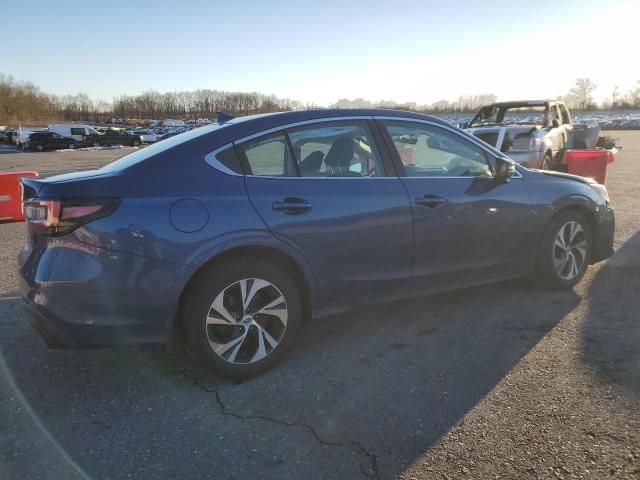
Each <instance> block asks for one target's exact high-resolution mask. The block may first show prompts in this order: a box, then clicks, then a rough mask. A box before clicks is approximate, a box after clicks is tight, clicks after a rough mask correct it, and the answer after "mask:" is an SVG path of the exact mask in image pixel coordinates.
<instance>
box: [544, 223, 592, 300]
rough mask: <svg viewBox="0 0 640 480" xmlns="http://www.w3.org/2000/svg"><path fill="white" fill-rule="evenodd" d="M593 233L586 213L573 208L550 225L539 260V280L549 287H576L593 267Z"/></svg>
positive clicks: (545, 233)
mask: <svg viewBox="0 0 640 480" xmlns="http://www.w3.org/2000/svg"><path fill="white" fill-rule="evenodd" d="M591 245H592V233H591V228H590V226H589V223H588V222H587V221H586V219H585V217H584V215H582V214H580V213H579V212H575V211H572V210H569V211H567V212H564V213H560V214H559V215H557V216H556V217H555V218H554V219H553V220H551V222H550V223H549V225H548V226H547V228H546V230H545V232H544V235H543V236H542V240H541V242H540V246H539V249H538V256H537V259H536V275H537V279H538V280H539V281H540V282H541V283H542V284H544V285H545V286H547V287H550V288H555V289H566V288H572V287H573V286H574V285H575V284H576V283H578V282H579V281H580V280H581V279H582V277H583V276H584V274H585V272H586V271H587V268H588V267H589V258H590V256H591Z"/></svg>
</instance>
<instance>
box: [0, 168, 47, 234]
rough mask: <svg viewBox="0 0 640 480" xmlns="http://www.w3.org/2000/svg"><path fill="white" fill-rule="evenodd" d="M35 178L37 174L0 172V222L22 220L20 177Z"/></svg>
mask: <svg viewBox="0 0 640 480" xmlns="http://www.w3.org/2000/svg"><path fill="white" fill-rule="evenodd" d="M37 176H38V172H24V171H23V172H0V222H21V221H23V220H24V216H23V215H22V185H20V177H37Z"/></svg>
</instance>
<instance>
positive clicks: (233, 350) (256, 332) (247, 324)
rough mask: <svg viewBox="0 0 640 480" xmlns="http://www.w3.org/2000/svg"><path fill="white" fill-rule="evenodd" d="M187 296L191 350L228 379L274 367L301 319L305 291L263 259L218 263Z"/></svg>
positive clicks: (187, 336) (186, 323)
mask: <svg viewBox="0 0 640 480" xmlns="http://www.w3.org/2000/svg"><path fill="white" fill-rule="evenodd" d="M186 300H187V301H186V309H185V312H184V314H183V318H182V325H183V331H184V334H185V339H186V344H187V349H188V351H189V353H190V354H191V356H192V357H193V358H194V359H195V360H196V361H197V362H198V363H200V364H202V365H203V366H205V367H207V368H210V369H212V370H214V371H216V372H217V373H219V374H221V375H223V376H226V377H232V378H248V377H252V376H255V375H258V374H260V373H262V372H265V371H266V370H268V369H270V368H272V367H273V366H274V365H275V364H276V363H277V362H278V361H280V360H281V359H282V357H283V356H284V354H285V353H286V351H287V350H288V349H289V347H290V346H291V343H292V342H293V339H294V337H295V335H296V333H297V331H298V328H299V326H300V323H301V315H302V307H301V300H300V294H299V291H298V289H297V288H296V286H295V284H294V282H293V281H292V279H291V278H290V276H289V275H288V274H287V272H286V271H285V270H283V269H281V268H279V267H277V266H275V265H272V264H270V263H266V262H262V261H260V260H258V259H243V260H236V261H229V262H224V263H222V264H220V265H214V266H213V267H211V268H209V269H207V270H206V271H205V272H203V273H202V274H201V275H199V276H198V278H197V279H196V281H195V284H194V285H193V286H192V287H191V288H190V291H189V292H188V294H187V299H186Z"/></svg>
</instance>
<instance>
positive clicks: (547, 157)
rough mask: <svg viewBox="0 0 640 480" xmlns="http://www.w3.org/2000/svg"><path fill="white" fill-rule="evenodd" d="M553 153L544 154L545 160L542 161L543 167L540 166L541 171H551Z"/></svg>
mask: <svg viewBox="0 0 640 480" xmlns="http://www.w3.org/2000/svg"><path fill="white" fill-rule="evenodd" d="M551 162H552V158H551V153H549V152H547V153H545V154H544V159H543V160H542V165H540V169H541V170H551Z"/></svg>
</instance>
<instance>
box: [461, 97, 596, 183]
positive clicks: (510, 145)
mask: <svg viewBox="0 0 640 480" xmlns="http://www.w3.org/2000/svg"><path fill="white" fill-rule="evenodd" d="M462 127H463V128H465V129H466V130H467V131H468V132H469V133H471V134H473V135H475V136H476V137H478V138H479V139H481V140H483V141H484V142H486V143H488V144H489V145H491V146H493V147H495V148H497V149H498V150H500V151H501V152H504V153H506V154H507V155H508V156H509V157H511V158H512V159H513V160H515V161H516V162H518V163H520V164H522V165H523V166H525V167H529V168H540V169H543V170H551V169H552V168H555V167H557V166H558V165H559V163H560V162H561V160H562V154H563V152H564V150H566V149H569V148H594V147H595V145H596V142H597V140H598V133H599V129H598V130H597V131H595V130H594V129H584V128H579V129H578V131H576V129H575V128H574V125H573V123H572V121H571V114H570V113H569V109H568V108H567V106H566V105H565V104H564V102H559V101H554V100H540V101H521V102H501V103H492V104H491V105H485V106H483V107H482V108H480V110H478V113H476V114H475V116H474V117H473V119H472V120H471V121H470V122H468V123H467V124H466V125H462Z"/></svg>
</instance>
